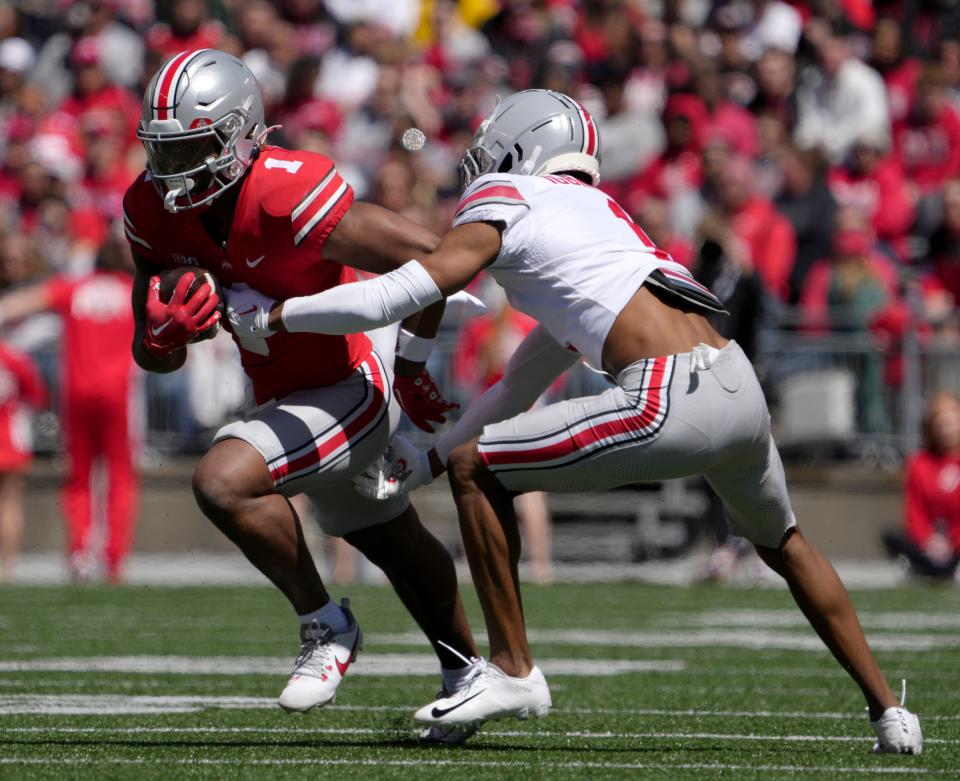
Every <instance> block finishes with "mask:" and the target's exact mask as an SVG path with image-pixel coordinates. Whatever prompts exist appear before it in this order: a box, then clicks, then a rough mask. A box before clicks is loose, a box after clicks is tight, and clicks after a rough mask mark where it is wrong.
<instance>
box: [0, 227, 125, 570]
mask: <svg viewBox="0 0 960 781" xmlns="http://www.w3.org/2000/svg"><path fill="white" fill-rule="evenodd" d="M132 288H133V276H132V261H131V259H130V253H129V250H128V248H127V246H126V243H125V242H120V241H118V240H116V239H110V240H108V241H107V242H106V243H105V244H104V246H103V248H102V249H101V251H100V254H99V255H98V257H97V268H96V270H95V271H94V272H93V273H92V274H89V275H88V276H85V277H79V278H76V277H75V278H70V277H66V276H58V277H54V278H52V279H51V280H50V281H48V282H46V283H43V284H40V285H37V286H33V287H30V288H25V289H23V290H18V291H15V292H13V293H10V294H9V295H7V296H5V297H3V298H0V320H2V321H13V320H21V319H23V318H25V317H28V316H30V315H32V314H35V313H37V312H44V311H52V312H56V313H58V314H60V315H61V317H62V319H63V343H62V361H63V368H62V370H61V377H62V378H63V379H62V388H61V399H60V408H61V420H62V423H63V429H64V435H65V441H66V449H67V456H68V458H69V461H70V467H69V473H68V475H67V480H66V484H65V485H64V489H63V507H64V512H65V515H66V521H67V537H68V540H67V547H68V555H69V557H70V558H69V564H70V571H71V574H72V576H73V577H74V579H75V580H85V579H87V578H88V577H89V576H90V574H91V573H92V569H93V561H92V554H91V551H90V550H89V546H90V526H91V516H92V491H91V485H90V477H91V469H92V466H93V463H94V461H95V460H98V459H102V460H103V461H104V462H105V464H106V467H107V471H108V480H109V487H108V490H107V502H106V516H107V543H106V550H105V552H104V558H105V564H106V573H107V579H108V580H109V581H110V582H111V583H119V582H120V581H121V580H122V575H123V565H124V562H125V560H126V557H127V554H128V553H129V550H130V545H131V542H132V539H133V526H134V521H135V518H136V513H137V495H138V493H139V476H138V474H137V469H136V465H135V458H136V453H137V450H138V448H137V447H136V443H135V441H134V440H135V437H134V434H135V431H134V426H132V425H131V420H130V406H131V404H130V400H131V391H132V389H133V377H134V372H133V357H132V354H131V352H130V344H131V342H132V340H133V310H132V309H131V308H130V295H131V291H132Z"/></svg>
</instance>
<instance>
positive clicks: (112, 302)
mask: <svg viewBox="0 0 960 781" xmlns="http://www.w3.org/2000/svg"><path fill="white" fill-rule="evenodd" d="M132 290H133V277H131V276H130V274H124V273H120V272H107V271H95V272H94V273H92V274H90V275H88V276H85V277H75V278H74V277H54V278H53V279H51V280H50V281H49V282H47V283H46V292H47V296H48V300H49V302H50V308H51V309H53V311H55V312H57V313H58V314H59V315H60V316H61V317H62V318H63V347H62V350H61V354H62V356H63V357H62V358H61V360H62V361H63V373H64V374H63V376H64V382H63V388H64V393H65V394H66V395H68V396H70V397H72V398H103V397H107V396H109V397H115V396H123V397H125V396H126V395H127V393H128V392H129V389H130V379H131V377H132V373H133V355H132V354H131V352H130V344H131V342H133V310H132V309H131V308H130V295H131V292H132Z"/></svg>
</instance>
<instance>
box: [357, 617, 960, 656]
mask: <svg viewBox="0 0 960 781" xmlns="http://www.w3.org/2000/svg"><path fill="white" fill-rule="evenodd" d="M798 615H799V614H798ZM801 619H802V616H801ZM751 626H752V625H751ZM797 627H798V629H803V630H804V631H796V632H785V631H783V630H781V629H776V628H772V629H771V628H749V627H744V628H733V627H730V626H728V625H723V626H719V627H711V628H702V629H669V628H663V629H648V630H640V631H634V630H616V629H613V630H596V629H587V628H580V629H535V628H534V629H528V630H527V636H528V638H529V639H530V642H531V643H535V644H541V645H573V646H587V645H594V646H606V647H624V648H717V647H721V648H749V649H754V650H785V651H824V650H826V649H825V646H824V645H823V641H822V640H820V638H819V637H817V636H816V635H815V634H814V632H813V630H812V629H810V628H809V627H807V626H805V625H804V624H803V623H802V621H798V622H797ZM366 638H367V642H368V643H369V644H370V645H371V646H374V645H394V646H421V647H422V646H424V645H425V644H426V641H425V639H424V637H423V635H422V634H420V633H418V632H396V633H378V632H371V633H370V634H368V635H367V636H366ZM868 639H869V640H870V646H871V647H872V648H873V649H874V650H876V651H934V650H940V649H947V648H960V634H956V633H950V634H948V633H937V634H917V633H913V634H894V633H888V634H880V633H877V632H868ZM477 641H478V642H481V643H485V642H486V637H484V636H483V635H477Z"/></svg>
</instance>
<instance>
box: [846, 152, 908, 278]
mask: <svg viewBox="0 0 960 781" xmlns="http://www.w3.org/2000/svg"><path fill="white" fill-rule="evenodd" d="M829 183H830V191H831V192H832V193H833V197H834V198H836V200H837V205H838V206H839V207H840V208H841V209H845V210H853V211H856V212H858V213H859V214H860V215H861V216H862V217H863V218H864V219H865V220H867V221H869V223H870V224H871V225H872V226H873V230H874V233H876V235H877V238H878V239H879V240H880V241H882V242H885V243H886V244H887V245H888V246H889V248H890V251H891V254H893V255H894V256H895V257H896V258H897V259H898V260H906V259H907V242H906V239H907V231H909V230H910V226H911V225H913V217H914V204H913V199H912V197H911V195H910V189H909V188H908V187H907V182H906V180H905V179H904V176H903V171H902V170H901V169H900V165H899V163H898V162H897V160H896V158H894V157H893V156H891V155H890V154H889V142H888V140H887V138H886V136H885V135H883V134H872V135H868V136H864V137H863V138H861V139H860V140H859V141H858V142H857V143H856V145H855V146H854V148H853V153H852V154H851V155H850V159H849V161H848V162H847V163H846V164H845V165H841V166H838V167H836V168H834V169H833V170H831V171H830V175H829Z"/></svg>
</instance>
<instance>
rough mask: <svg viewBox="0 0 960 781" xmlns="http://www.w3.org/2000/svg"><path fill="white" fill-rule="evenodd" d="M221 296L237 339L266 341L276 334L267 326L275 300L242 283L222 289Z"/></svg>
mask: <svg viewBox="0 0 960 781" xmlns="http://www.w3.org/2000/svg"><path fill="white" fill-rule="evenodd" d="M223 295H224V298H225V299H226V305H227V320H228V321H229V323H230V327H231V328H233V332H234V333H235V334H236V335H237V336H238V337H239V338H241V339H242V338H244V337H253V338H254V339H266V338H267V337H268V336H273V334H274V333H276V331H274V330H273V329H272V328H270V326H269V325H267V323H268V321H269V317H270V310H271V309H272V308H273V306H274V305H275V304H276V303H277V301H276V299H274V298H270V297H269V296H266V295H264V294H263V293H261V292H260V291H259V290H254V289H253V288H252V287H250V286H249V285H245V284H243V283H242V282H239V283H237V284H236V285H233V286H231V287H225V288H223Z"/></svg>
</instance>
